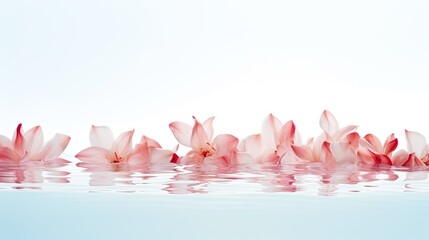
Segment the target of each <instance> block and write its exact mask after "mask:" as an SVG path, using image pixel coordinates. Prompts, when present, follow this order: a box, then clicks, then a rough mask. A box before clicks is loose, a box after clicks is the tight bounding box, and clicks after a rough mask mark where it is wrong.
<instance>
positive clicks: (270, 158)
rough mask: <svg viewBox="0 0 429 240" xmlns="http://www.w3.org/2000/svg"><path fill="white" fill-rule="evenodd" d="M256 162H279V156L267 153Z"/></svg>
mask: <svg viewBox="0 0 429 240" xmlns="http://www.w3.org/2000/svg"><path fill="white" fill-rule="evenodd" d="M257 162H258V163H261V164H279V163H280V157H279V155H277V154H275V153H267V154H264V155H262V156H261V157H260V158H259V159H258V160H257Z"/></svg>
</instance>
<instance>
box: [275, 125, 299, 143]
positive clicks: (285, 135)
mask: <svg viewBox="0 0 429 240" xmlns="http://www.w3.org/2000/svg"><path fill="white" fill-rule="evenodd" d="M295 129H296V127H295V124H294V123H293V121H288V122H287V123H285V125H283V127H282V128H281V129H280V135H279V141H280V144H291V143H294V138H295Z"/></svg>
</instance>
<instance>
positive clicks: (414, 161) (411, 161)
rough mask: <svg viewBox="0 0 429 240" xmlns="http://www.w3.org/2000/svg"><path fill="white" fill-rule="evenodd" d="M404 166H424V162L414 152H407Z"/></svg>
mask: <svg viewBox="0 0 429 240" xmlns="http://www.w3.org/2000/svg"><path fill="white" fill-rule="evenodd" d="M403 166H406V167H424V166H426V164H424V163H423V162H422V161H421V160H420V159H419V158H418V157H417V156H416V155H415V154H413V153H412V154H409V155H408V159H407V161H406V162H405V163H404V164H403Z"/></svg>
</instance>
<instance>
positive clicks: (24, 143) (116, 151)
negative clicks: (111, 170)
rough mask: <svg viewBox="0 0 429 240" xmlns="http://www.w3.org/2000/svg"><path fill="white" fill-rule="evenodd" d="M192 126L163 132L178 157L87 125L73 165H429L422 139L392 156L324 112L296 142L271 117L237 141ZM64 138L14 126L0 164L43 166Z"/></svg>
mask: <svg viewBox="0 0 429 240" xmlns="http://www.w3.org/2000/svg"><path fill="white" fill-rule="evenodd" d="M193 120H194V123H193V126H191V125H189V124H187V123H183V122H172V123H171V124H170V125H169V127H170V130H171V131H172V133H173V134H174V136H175V138H176V139H177V141H178V142H179V143H180V144H181V145H183V146H185V147H187V148H190V151H189V152H188V153H186V154H185V155H184V156H178V155H177V150H178V148H179V145H177V146H176V147H175V148H174V149H172V150H169V149H164V148H162V147H161V145H160V144H159V143H158V142H157V141H156V140H154V139H151V138H149V137H146V136H143V137H142V138H141V140H140V142H139V143H138V144H137V145H135V146H133V144H132V138H133V135H134V130H132V131H128V132H124V133H122V134H121V135H119V136H118V137H117V138H116V139H115V138H114V136H113V132H112V130H111V129H110V128H108V127H105V126H92V127H91V130H90V143H91V147H89V148H86V149H84V150H82V151H81V152H79V153H78V154H77V155H76V158H78V159H79V160H80V161H81V162H80V163H79V165H88V164H89V165H91V164H96V165H97V164H106V163H107V164H119V163H127V164H128V165H131V166H139V165H143V164H148V163H169V162H170V163H175V164H202V163H214V164H223V165H229V164H249V163H260V164H264V163H267V164H300V163H312V162H320V163H323V164H327V165H333V164H358V165H370V166H374V165H375V166H377V165H380V164H382V165H391V166H397V167H399V166H406V167H421V166H426V165H429V148H428V144H427V142H426V139H425V137H424V136H423V135H422V134H420V133H417V132H412V131H408V130H405V136H406V140H407V150H399V151H396V152H395V150H396V148H397V146H398V139H397V138H396V137H395V136H394V134H391V135H389V136H388V137H387V139H386V140H385V141H384V143H382V142H381V141H380V139H379V138H378V137H376V136H375V135H373V134H367V135H365V136H363V137H362V136H361V135H360V134H359V133H358V132H356V130H357V126H354V125H349V126H346V127H342V128H340V127H339V125H338V122H337V120H336V118H335V117H334V116H333V115H332V113H330V112H329V111H327V110H325V111H324V112H323V113H322V115H321V117H320V121H319V124H320V127H321V128H322V130H323V132H322V133H321V134H320V135H319V136H318V137H317V138H310V139H308V140H307V141H306V142H302V141H301V139H300V135H299V134H298V132H297V130H296V127H295V124H294V123H293V121H288V122H286V123H285V124H282V122H281V121H280V120H279V119H278V118H276V117H275V116H274V115H272V114H270V115H268V116H267V117H266V118H265V120H264V122H263V124H262V130H261V133H258V134H253V135H250V136H248V137H246V138H245V139H243V140H241V141H239V139H238V138H236V137H235V136H233V135H231V134H221V135H217V136H214V130H213V120H214V117H211V118H209V119H207V120H205V121H204V122H200V121H198V120H197V119H196V118H195V117H193ZM69 141H70V137H69V136H66V135H63V134H56V135H55V136H54V138H52V139H51V140H50V141H49V142H47V143H46V144H44V140H43V132H42V129H41V127H40V126H36V127H33V128H31V129H30V130H28V131H26V132H24V131H23V129H22V124H19V125H18V127H17V129H16V132H15V133H14V136H13V137H12V139H9V138H8V137H5V136H3V135H0V161H2V162H11V163H16V162H20V163H24V162H29V161H30V162H34V161H39V162H42V163H48V162H49V161H52V160H55V159H58V157H59V156H60V155H61V154H62V153H63V151H64V149H65V148H66V147H67V145H68V143H69Z"/></svg>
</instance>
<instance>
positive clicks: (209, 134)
mask: <svg viewBox="0 0 429 240" xmlns="http://www.w3.org/2000/svg"><path fill="white" fill-rule="evenodd" d="M213 120H214V117H210V118H208V119H207V120H205V121H204V122H203V127H204V130H205V131H206V133H207V138H208V139H209V140H211V139H212V138H213V133H214V130H213Z"/></svg>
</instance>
